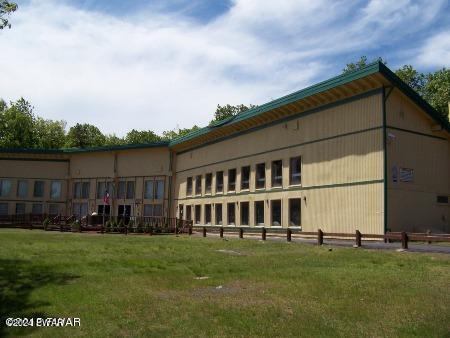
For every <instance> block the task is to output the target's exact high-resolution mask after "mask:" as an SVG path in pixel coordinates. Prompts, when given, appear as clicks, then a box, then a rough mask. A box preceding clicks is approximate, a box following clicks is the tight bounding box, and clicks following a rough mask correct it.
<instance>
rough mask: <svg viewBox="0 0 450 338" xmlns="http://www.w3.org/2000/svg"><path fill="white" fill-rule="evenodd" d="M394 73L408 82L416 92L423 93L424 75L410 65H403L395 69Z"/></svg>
mask: <svg viewBox="0 0 450 338" xmlns="http://www.w3.org/2000/svg"><path fill="white" fill-rule="evenodd" d="M395 74H396V75H397V76H398V77H399V78H401V79H402V80H403V82H405V83H406V84H408V85H409V86H410V87H411V88H412V89H414V90H415V91H416V92H417V93H419V94H421V95H422V94H423V90H424V86H425V83H426V78H425V75H424V74H422V73H419V72H418V71H417V70H415V69H414V68H413V66H411V65H404V66H403V67H401V68H399V69H397V70H396V71H395Z"/></svg>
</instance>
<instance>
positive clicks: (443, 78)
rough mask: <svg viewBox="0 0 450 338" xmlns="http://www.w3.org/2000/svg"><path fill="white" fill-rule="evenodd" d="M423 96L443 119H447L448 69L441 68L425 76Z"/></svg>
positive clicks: (449, 70)
mask: <svg viewBox="0 0 450 338" xmlns="http://www.w3.org/2000/svg"><path fill="white" fill-rule="evenodd" d="M423 97H424V98H425V100H427V101H428V103H429V104H430V105H432V106H433V107H434V108H435V109H436V110H437V111H438V112H439V113H440V114H441V115H442V117H443V118H444V119H447V120H449V111H448V103H449V102H450V69H446V68H442V69H441V70H438V71H437V72H434V73H429V74H428V75H427V76H426V84H425V86H424V93H423Z"/></svg>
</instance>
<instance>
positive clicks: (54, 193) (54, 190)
mask: <svg viewBox="0 0 450 338" xmlns="http://www.w3.org/2000/svg"><path fill="white" fill-rule="evenodd" d="M61 189H62V183H61V181H52V182H51V183H50V198H51V199H58V198H61Z"/></svg>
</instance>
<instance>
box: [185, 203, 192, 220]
mask: <svg viewBox="0 0 450 338" xmlns="http://www.w3.org/2000/svg"><path fill="white" fill-rule="evenodd" d="M186 219H187V220H188V221H192V206H190V205H186Z"/></svg>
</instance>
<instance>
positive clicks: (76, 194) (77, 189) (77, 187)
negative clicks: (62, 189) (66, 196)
mask: <svg viewBox="0 0 450 338" xmlns="http://www.w3.org/2000/svg"><path fill="white" fill-rule="evenodd" d="M73 198H76V199H78V198H81V182H75V183H74V184H73Z"/></svg>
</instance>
